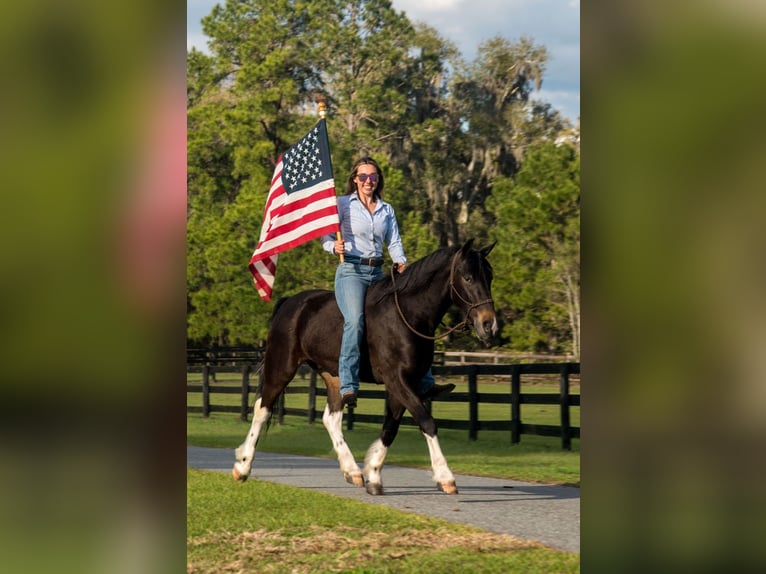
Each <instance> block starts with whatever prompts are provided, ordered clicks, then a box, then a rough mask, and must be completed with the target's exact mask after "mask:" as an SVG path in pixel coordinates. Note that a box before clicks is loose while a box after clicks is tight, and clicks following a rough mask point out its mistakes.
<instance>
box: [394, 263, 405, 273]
mask: <svg viewBox="0 0 766 574" xmlns="http://www.w3.org/2000/svg"><path fill="white" fill-rule="evenodd" d="M405 269H407V264H406V263H397V264H396V272H397V273H399V274H400V275H401V274H402V273H404V270H405Z"/></svg>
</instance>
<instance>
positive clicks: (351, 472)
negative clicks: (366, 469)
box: [321, 373, 364, 486]
mask: <svg viewBox="0 0 766 574" xmlns="http://www.w3.org/2000/svg"><path fill="white" fill-rule="evenodd" d="M321 376H322V378H323V379H324V381H325V384H326V386H327V404H326V405H325V407H324V414H323V415H322V424H323V425H324V428H325V429H327V434H329V435H330V440H331V441H332V448H333V450H335V453H336V454H337V455H338V463H339V464H340V470H341V472H342V473H343V477H344V478H345V479H346V482H348V483H350V484H353V485H354V486H364V479H363V478H362V472H361V471H360V470H359V465H358V464H357V463H356V460H355V459H354V455H353V454H352V453H351V449H350V448H349V447H348V444H347V443H346V439H345V438H344V437H343V405H342V404H341V402H340V379H338V377H333V376H332V375H330V374H329V373H321Z"/></svg>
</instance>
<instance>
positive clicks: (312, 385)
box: [308, 369, 317, 425]
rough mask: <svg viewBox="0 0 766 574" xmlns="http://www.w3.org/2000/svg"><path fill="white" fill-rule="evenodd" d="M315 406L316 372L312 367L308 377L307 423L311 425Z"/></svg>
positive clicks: (314, 416) (314, 418)
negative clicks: (309, 377)
mask: <svg viewBox="0 0 766 574" xmlns="http://www.w3.org/2000/svg"><path fill="white" fill-rule="evenodd" d="M316 408H317V372H316V371H315V370H314V369H311V379H309V406H308V410H309V424H310V425H313V424H314V421H315V420H316V413H315V412H314V411H315V409H316Z"/></svg>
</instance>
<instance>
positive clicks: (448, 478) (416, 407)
mask: <svg viewBox="0 0 766 574" xmlns="http://www.w3.org/2000/svg"><path fill="white" fill-rule="evenodd" d="M408 410H409V411H410V413H411V414H412V418H413V419H415V422H417V423H418V426H419V427H420V432H421V433H423V436H424V437H425V439H426V443H427V444H428V453H429V454H430V455H431V469H432V470H433V481H434V482H435V483H436V486H437V487H438V488H439V490H441V491H442V492H444V493H446V494H457V486H456V485H455V476H454V475H453V474H452V471H451V470H450V468H449V466H447V459H446V458H444V454H443V453H442V449H441V446H439V439H438V437H437V436H436V432H437V428H436V421H435V420H434V418H433V417H432V416H431V413H429V412H428V411H427V410H426V409H425V407H424V406H423V403H422V402H420V401H418V402H417V404H413V406H412V408H409V407H408Z"/></svg>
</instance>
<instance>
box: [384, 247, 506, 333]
mask: <svg viewBox="0 0 766 574" xmlns="http://www.w3.org/2000/svg"><path fill="white" fill-rule="evenodd" d="M458 253H459V252H458ZM458 253H455V255H453V256H452V263H451V264H450V269H449V288H450V298H451V299H452V302H453V303H455V299H454V298H453V297H452V294H453V293H454V294H455V295H457V298H458V299H460V301H462V302H463V303H465V304H466V305H468V310H467V311H466V312H465V319H463V320H462V321H461V322H460V323H458V324H457V325H455V326H454V327H452V328H451V329H449V330H448V331H447V332H445V333H442V334H441V335H439V336H438V337H432V336H430V335H424V334H423V333H420V332H419V331H417V330H416V329H415V328H414V327H413V326H412V325H410V324H409V323H408V322H407V319H405V318H404V313H402V308H401V307H400V306H399V291H398V290H397V289H396V278H395V276H394V275H395V274H394V266H393V265H392V266H391V284H392V285H393V287H394V302H395V303H396V310H397V311H399V316H400V317H401V318H402V321H404V324H405V325H407V328H408V329H409V330H410V331H412V332H413V333H415V334H416V335H417V336H418V337H422V338H423V339H430V340H432V341H437V340H439V339H443V338H444V337H446V336H448V335H450V334H451V333H454V332H455V331H457V330H458V329H463V330H470V328H471V322H470V321H469V320H468V316H469V315H470V314H471V311H473V310H474V309H476V308H477V307H481V306H482V305H493V304H494V301H493V300H492V299H485V300H484V301H480V302H479V303H471V302H470V301H467V300H466V299H465V297H463V296H462V295H461V294H460V293H459V292H458V290H457V289H456V288H455V263H456V262H457V256H458Z"/></svg>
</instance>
